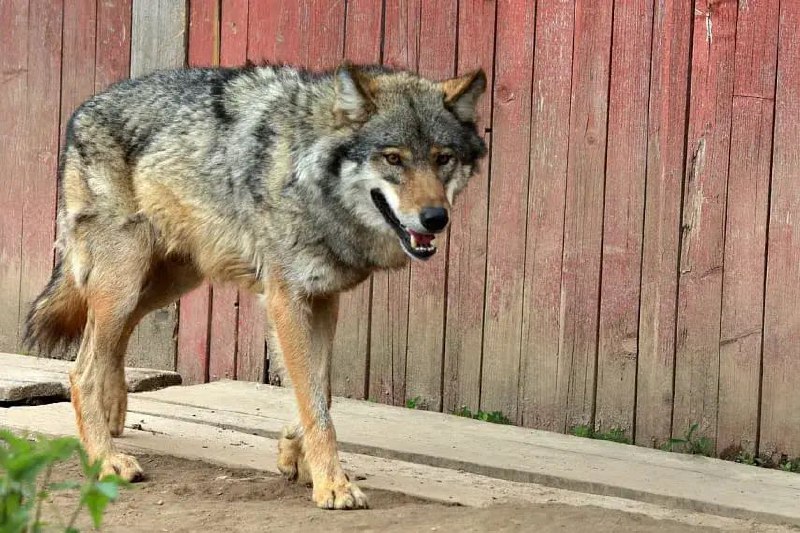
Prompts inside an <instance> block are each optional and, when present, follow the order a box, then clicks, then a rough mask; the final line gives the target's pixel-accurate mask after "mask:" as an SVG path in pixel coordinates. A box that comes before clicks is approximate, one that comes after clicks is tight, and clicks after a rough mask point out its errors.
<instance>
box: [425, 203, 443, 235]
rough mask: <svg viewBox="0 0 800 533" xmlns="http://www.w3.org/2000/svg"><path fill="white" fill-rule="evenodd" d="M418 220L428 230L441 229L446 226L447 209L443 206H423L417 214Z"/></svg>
mask: <svg viewBox="0 0 800 533" xmlns="http://www.w3.org/2000/svg"><path fill="white" fill-rule="evenodd" d="M419 221H420V222H422V226H423V227H424V228H425V229H426V230H428V231H433V232H436V231H442V230H443V229H444V228H446V227H447V209H445V208H444V207H425V208H423V209H422V211H421V212H420V214H419Z"/></svg>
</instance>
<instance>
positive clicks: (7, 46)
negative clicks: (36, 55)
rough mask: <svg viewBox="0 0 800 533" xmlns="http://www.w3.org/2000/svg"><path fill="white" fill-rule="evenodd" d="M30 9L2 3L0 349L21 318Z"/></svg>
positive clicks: (20, 1) (13, 341) (11, 345)
mask: <svg viewBox="0 0 800 533" xmlns="http://www.w3.org/2000/svg"><path fill="white" fill-rule="evenodd" d="M29 18H30V13H29V11H28V1H27V0H15V1H12V2H2V3H0V45H2V47H3V53H2V54H0V72H2V82H3V97H2V98H0V116H2V117H3V127H2V128H0V189H2V191H3V193H2V194H0V306H1V307H2V309H3V312H2V313H0V350H5V351H9V352H11V351H16V349H17V334H18V327H19V321H20V302H19V281H20V272H21V271H20V262H21V260H22V241H21V239H20V235H22V187H23V184H24V183H25V179H24V178H25V160H26V153H27V150H26V146H27V143H26V140H25V132H26V131H27V126H26V120H27V115H26V113H25V112H24V110H25V109H26V108H27V106H28V103H27V102H28V96H29V94H28V91H27V87H26V82H27V74H26V72H27V67H28V20H29Z"/></svg>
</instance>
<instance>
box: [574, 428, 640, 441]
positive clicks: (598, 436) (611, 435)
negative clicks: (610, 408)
mask: <svg viewBox="0 0 800 533" xmlns="http://www.w3.org/2000/svg"><path fill="white" fill-rule="evenodd" d="M570 433H572V434H573V435H575V436H576V437H583V438H585V439H595V440H607V441H611V442H618V443H620V444H630V443H631V440H630V439H629V438H628V437H627V436H626V435H625V430H624V429H622V428H611V429H609V430H608V431H596V430H595V429H594V428H592V427H591V426H587V425H583V424H582V425H578V426H573V427H572V429H571V430H570Z"/></svg>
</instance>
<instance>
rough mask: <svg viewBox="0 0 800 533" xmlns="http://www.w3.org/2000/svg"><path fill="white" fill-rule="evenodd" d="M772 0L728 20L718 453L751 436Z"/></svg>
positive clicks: (748, 445)
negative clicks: (732, 37) (731, 44)
mask: <svg viewBox="0 0 800 533" xmlns="http://www.w3.org/2000/svg"><path fill="white" fill-rule="evenodd" d="M778 7H779V6H778V1H777V0H758V1H753V2H748V3H747V4H742V5H740V7H739V15H738V18H737V22H736V56H735V71H736V79H735V81H734V89H733V90H734V96H733V116H732V125H731V149H730V168H729V171H728V207H727V212H726V217H725V218H726V224H725V258H724V260H725V269H724V273H723V277H722V322H721V325H720V361H719V422H718V429H717V450H718V451H719V452H720V453H721V454H722V455H726V456H727V455H733V454H735V453H737V451H738V450H744V451H746V452H748V453H755V451H756V445H757V442H756V440H757V437H758V404H759V393H760V391H759V387H760V382H761V341H762V327H763V312H764V272H765V270H764V269H765V261H766V238H767V219H768V216H769V213H768V205H769V176H770V164H771V160H772V126H773V120H772V117H773V110H774V105H775V100H774V97H775V70H776V62H777V53H778V15H779V13H778ZM726 452H727V453H726Z"/></svg>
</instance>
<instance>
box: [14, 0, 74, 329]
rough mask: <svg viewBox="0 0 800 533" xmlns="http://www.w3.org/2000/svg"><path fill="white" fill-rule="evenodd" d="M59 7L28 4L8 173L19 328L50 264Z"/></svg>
mask: <svg viewBox="0 0 800 533" xmlns="http://www.w3.org/2000/svg"><path fill="white" fill-rule="evenodd" d="M63 7H64V4H63V2H51V1H47V0H31V2H30V4H29V9H30V11H29V17H30V18H29V19H28V62H27V81H26V89H25V90H26V91H27V93H28V96H27V106H26V108H25V111H24V112H25V113H26V118H25V132H24V141H23V142H24V143H25V145H24V151H23V154H24V158H25V161H24V164H23V171H22V172H21V173H20V174H17V175H15V176H13V179H21V180H22V181H23V188H22V197H21V198H20V200H21V202H22V228H21V229H22V232H21V234H20V235H19V239H20V242H21V243H22V260H21V261H20V269H21V272H22V275H21V277H20V284H19V306H20V307H19V318H20V325H19V333H22V323H21V321H22V320H23V319H24V317H25V315H26V314H27V312H28V308H29V306H30V304H31V303H32V302H33V299H34V298H36V296H37V295H38V294H39V293H40V292H41V290H42V289H43V288H44V286H45V284H46V283H47V280H48V279H50V275H51V273H52V270H53V242H54V240H55V234H54V230H55V215H56V194H57V187H56V169H57V167H58V151H59V120H60V118H61V117H60V113H59V106H58V102H59V101H60V98H61V23H62V15H63ZM16 112H17V113H18V112H20V110H17V111H16Z"/></svg>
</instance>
